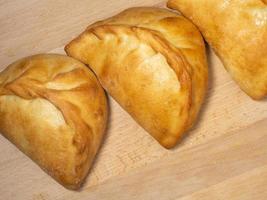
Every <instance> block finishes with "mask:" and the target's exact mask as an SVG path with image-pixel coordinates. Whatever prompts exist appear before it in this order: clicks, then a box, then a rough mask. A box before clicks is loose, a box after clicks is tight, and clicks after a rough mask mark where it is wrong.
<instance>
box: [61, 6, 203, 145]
mask: <svg viewBox="0 0 267 200" xmlns="http://www.w3.org/2000/svg"><path fill="white" fill-rule="evenodd" d="M65 51H66V52H67V54H68V55H69V56H72V57H74V58H76V59H78V60H80V61H82V62H83V63H85V64H88V65H89V66H90V67H91V68H92V70H93V71H94V72H95V74H96V75H97V76H98V79H99V80H100V83H101V84H102V86H103V87H104V88H105V89H106V90H107V92H108V93H109V94H110V95H111V96H113V98H114V99H115V100H116V101H117V102H118V103H119V104H120V105H121V106H122V107H123V108H124V109H125V110H126V111H128V113H129V114H130V115H131V116H132V117H133V118H134V119H135V120H136V121H137V122H138V123H139V124H140V125H141V126H142V127H143V128H144V129H145V130H147V131H148V132H149V133H150V134H151V135H152V136H153V137H154V138H155V139H156V140H157V141H158V142H159V143H160V144H161V145H163V146H164V147H166V148H171V147H174V146H175V144H176V143H177V141H178V140H179V139H180V138H181V137H182V135H183V134H184V132H185V131H186V130H188V129H189V128H190V127H191V126H192V124H193V122H194V121H195V119H196V117H197V114H198V112H199V109H200V106H201V104H202V101H203V98H204V94H205V91H206V86H207V62H206V55H205V46H204V42H203V40H202V37H201V35H200V33H199V31H198V30H197V28H196V27H195V26H194V25H193V24H192V23H190V22H189V21H188V20H186V19H185V18H184V17H182V16H180V15H177V14H176V13H173V12H170V11H168V10H166V9H160V8H131V9H128V10H125V11H123V12H122V13H120V14H118V15H116V16H114V17H111V18H109V19H106V20H104V21H100V22H97V23H94V24H92V25H90V26H89V27H88V28H87V30H86V31H84V32H83V33H82V34H81V35H80V36H79V37H77V38H76V39H74V40H73V41H72V42H70V43H69V44H68V45H67V46H66V47H65Z"/></svg>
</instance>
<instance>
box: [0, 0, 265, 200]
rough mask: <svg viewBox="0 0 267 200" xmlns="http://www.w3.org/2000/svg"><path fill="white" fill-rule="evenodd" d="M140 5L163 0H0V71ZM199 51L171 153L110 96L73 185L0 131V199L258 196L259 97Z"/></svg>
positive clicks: (261, 168) (261, 163)
mask: <svg viewBox="0 0 267 200" xmlns="http://www.w3.org/2000/svg"><path fill="white" fill-rule="evenodd" d="M143 5H149V6H153V5H156V6H158V5H161V6H162V5H164V1H162V0H158V1H152V0H146V1H141V0H134V1H129V0H118V1H108V0H85V1H73V0H65V1H62V0H59V1H52V0H41V1H36V0H27V1H26V0H21V1H15V0H11V1H4V0H2V1H1V0H0V27H1V30H0V44H1V45H0V70H2V69H4V68H5V67H6V65H7V64H9V63H10V62H13V61H14V60H16V59H18V58H20V57H22V56H26V55H30V54H35V53H40V52H57V53H64V52H63V46H64V44H66V43H67V42H68V41H70V40H71V39H72V38H73V37H74V36H76V35H77V34H78V33H80V31H82V30H83V29H84V28H85V27H86V26H87V25H88V24H90V23H91V22H93V21H95V20H99V19H102V18H104V17H108V16H110V15H113V14H115V13H117V12H119V11H121V10H123V9H125V8H128V7H131V6H143ZM208 55H209V64H210V80H209V82H210V83H209V87H210V88H209V92H208V96H207V99H206V101H205V105H204V107H203V108H202V113H201V115H200V117H199V120H198V123H197V124H196V125H195V126H194V127H193V129H192V130H191V131H190V133H189V135H188V136H187V137H186V138H185V139H184V140H183V141H182V142H181V144H179V145H178V146H177V147H176V148H175V149H174V150H171V151H168V150H165V149H163V148H162V147H160V146H159V145H158V144H157V142H156V141H154V139H152V138H151V137H150V136H149V134H148V133H146V132H145V131H144V130H143V129H142V128H141V127H140V126H138V125H137V124H136V123H135V122H134V120H133V119H132V118H131V117H130V116H129V115H128V114H127V113H126V112H125V111H124V110H123V109H122V108H121V107H120V106H119V105H118V104H117V103H116V102H115V101H114V100H113V99H112V98H110V105H111V114H110V119H109V121H110V122H109V128H108V131H107V133H106V139H105V141H104V144H103V146H102V148H101V150H100V152H99V154H98V158H97V160H96V162H95V164H94V167H93V169H92V171H91V173H90V174H89V176H88V179H87V182H86V183H85V185H84V187H83V189H82V190H81V191H80V192H71V191H67V190H66V189H64V188H62V187H61V186H60V185H58V184H57V183H56V182H54V181H53V180H52V179H51V178H50V177H49V176H48V175H46V174H45V173H44V172H42V170H41V169H39V168H38V167H37V166H36V165H35V164H34V163H33V162H32V161H31V160H30V159H29V158H27V157H26V156H25V155H23V154H22V153H21V152H19V151H18V150H17V149H16V148H15V147H14V146H13V145H12V144H10V143H9V142H8V141H7V140H6V139H5V138H3V137H2V136H1V137H0V146H1V151H0V179H1V183H0V194H1V197H3V198H4V199H6V200H9V199H33V200H40V199H77V200H82V199H155V198H156V197H157V199H163V200H164V199H168V200H169V199H170V200H174V199H178V200H179V199H180V198H185V199H186V200H188V199H201V198H202V199H205V198H206V199H210V198H208V197H211V198H213V197H214V199H217V198H218V199H220V198H221V199H223V198H224V197H225V198H224V199H229V197H231V199H246V198H247V199H267V194H266V193H264V192H263V190H264V188H266V182H267V177H266V173H267V169H266V166H267V155H266V154H267V152H266V143H267V138H266V137H267V135H266V134H267V101H266V100H264V101H259V102H256V101H253V100H251V99H250V98H249V97H248V96H246V95H245V94H244V93H243V92H242V91H241V90H240V89H239V88H238V86H237V85H236V84H235V83H234V82H233V81H232V80H231V79H230V77H229V75H228V74H227V73H226V72H225V70H224V68H223V66H222V64H221V62H220V61H219V60H218V58H217V57H216V56H215V55H214V53H213V52H212V51H209V50H208ZM232 131H234V132H232ZM216 163H217V164H216ZM250 186H251V188H250ZM226 193H229V194H226ZM208 195H211V196H208ZM224 195H226V196H224ZM227 195H228V196H227ZM229 195H230V196H229ZM249 197H252V198H249ZM254 197H255V198H254ZM0 199H1V198H0Z"/></svg>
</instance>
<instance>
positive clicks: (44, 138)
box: [0, 54, 107, 189]
mask: <svg viewBox="0 0 267 200" xmlns="http://www.w3.org/2000/svg"><path fill="white" fill-rule="evenodd" d="M106 121H107V101H106V97H105V93H104V91H103V89H102V87H101V86H100V84H99V82H98V81H97V79H96V77H95V76H94V74H93V73H92V72H91V71H90V70H89V69H88V68H87V67H86V66H85V65H84V64H82V63H80V62H79V61H76V60H75V59H73V58H70V57H67V56H62V55H55V54H47V55H35V56H31V57H28V58H24V59H21V60H19V61H17V62H15V63H13V64H11V65H10V66H8V67H7V68H6V69H5V70H4V71H3V72H1V73H0V132H1V133H2V134H3V135H4V136H5V137H6V138H8V139H9V140H10V141H11V142H13V143H14V144H15V145H16V146H17V147H18V148H19V149H20V150H21V151H23V152H24V153H25V154H26V155H28V156H29V157H30V158H31V159H32V160H33V161H35V162H36V163H37V164H38V165H39V166H40V167H41V168H42V169H44V170H45V171H46V172H47V173H48V174H50V175H51V176H52V177H53V178H55V179H56V180H57V181H58V182H59V183H61V184H62V185H63V186H65V187H67V188H70V189H77V188H79V187H80V185H81V183H82V181H83V180H84V179H85V177H86V175H87V173H88V171H89V168H90V166H91V164H92V161H93V159H94V157H95V155H96V153H97V150H98V148H99V146H100V143H101V139H102V136H103V132H104V129H105V126H106Z"/></svg>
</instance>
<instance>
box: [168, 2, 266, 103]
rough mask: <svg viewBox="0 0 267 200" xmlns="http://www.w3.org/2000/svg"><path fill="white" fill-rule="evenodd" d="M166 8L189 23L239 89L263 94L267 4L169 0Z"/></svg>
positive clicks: (254, 93)
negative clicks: (194, 26) (194, 25)
mask: <svg viewBox="0 0 267 200" xmlns="http://www.w3.org/2000/svg"><path fill="white" fill-rule="evenodd" d="M168 7H170V8H173V9H177V10H179V11H181V12H182V13H183V14H184V15H185V16H186V17H188V18H189V19H191V20H192V22H194V23H195V24H196V25H197V26H198V28H199V29H200V31H201V32H202V34H203V35H204V37H205V39H206V40H207V41H208V43H209V44H210V45H211V46H212V47H213V49H214V50H215V52H216V53H217V55H218V56H219V57H220V58H221V60H222V62H223V64H224V66H225V68H226V69H227V71H228V72H229V73H230V74H231V76H232V77H233V78H234V80H235V81H236V82H237V83H238V84H239V86H240V87H241V89H242V90H243V91H244V92H246V93H247V94H248V95H249V96H251V97H252V98H253V99H262V98H264V97H266V95H267V42H266V41H267V2H266V1H262V0H245V1H244V0H232V1H230V0H212V1H211V0H198V1H194V0H170V1H169V2H168Z"/></svg>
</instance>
